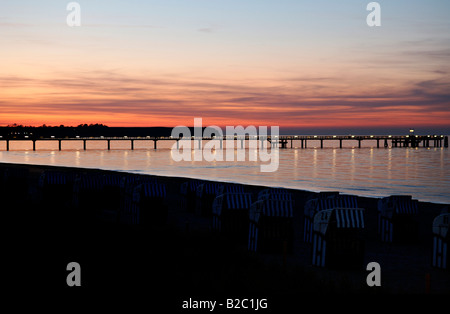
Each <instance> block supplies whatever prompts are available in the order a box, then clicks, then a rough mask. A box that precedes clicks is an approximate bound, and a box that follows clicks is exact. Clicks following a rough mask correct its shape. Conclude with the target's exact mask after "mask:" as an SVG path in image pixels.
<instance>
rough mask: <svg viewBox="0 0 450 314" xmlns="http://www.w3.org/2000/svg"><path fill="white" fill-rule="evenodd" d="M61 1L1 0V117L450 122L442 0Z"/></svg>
mask: <svg viewBox="0 0 450 314" xmlns="http://www.w3.org/2000/svg"><path fill="white" fill-rule="evenodd" d="M69 2H70V1H62V0H40V1H35V0H29V1H27V0H14V1H13V0H10V1H1V2H0V48H1V49H0V126H3V125H7V124H12V123H19V124H26V125H41V124H44V123H45V124H47V125H60V124H65V125H77V124H80V123H103V124H106V125H109V126H168V127H173V126H176V125H192V124H193V119H194V117H201V118H203V122H204V124H205V125H211V124H215V125H219V126H225V125H238V124H242V125H267V126H272V125H278V126H281V127H286V128H291V129H302V128H314V129H320V128H327V129H333V128H336V129H346V128H348V129H350V128H353V129H355V128H356V129H358V128H360V129H361V130H363V129H364V128H372V129H379V130H383V129H389V128H394V127H397V128H403V127H404V128H405V129H409V128H410V127H414V128H416V129H421V128H422V129H427V130H435V131H441V132H448V133H450V127H449V126H450V1H448V0H428V1H425V0H420V1H419V0H408V1H406V0H395V1H378V2H379V3H380V5H381V23H382V25H381V27H369V26H367V24H366V17H367V15H368V14H369V12H368V11H366V6H367V4H368V3H369V2H370V1H368V0H341V1H338V0H316V1H302V0H276V1H275V0H270V1H269V0H177V1H175V0H145V1H144V0H127V1H125V0H122V1H118V0H80V1H77V2H78V3H79V4H80V5H81V26H80V27H69V26H68V25H67V24H66V18H67V15H68V14H69V12H68V11H67V10H66V5H67V4H68V3H69ZM448 133H447V134H448Z"/></svg>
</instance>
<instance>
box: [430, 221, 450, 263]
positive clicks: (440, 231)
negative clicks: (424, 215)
mask: <svg viewBox="0 0 450 314" xmlns="http://www.w3.org/2000/svg"><path fill="white" fill-rule="evenodd" d="M449 229H450V213H445V214H441V215H439V216H437V217H436V218H435V219H434V221H433V260H432V264H433V267H436V268H439V269H446V270H449V269H450V267H449V261H448V247H449V243H450V232H449Z"/></svg>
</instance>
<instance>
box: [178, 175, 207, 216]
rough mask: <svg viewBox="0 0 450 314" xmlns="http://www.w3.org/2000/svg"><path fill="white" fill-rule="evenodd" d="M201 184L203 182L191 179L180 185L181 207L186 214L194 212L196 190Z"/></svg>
mask: <svg viewBox="0 0 450 314" xmlns="http://www.w3.org/2000/svg"><path fill="white" fill-rule="evenodd" d="M203 183H204V181H203V180H195V179H192V180H189V181H186V182H183V183H182V184H181V186H180V193H181V207H182V209H183V210H185V211H187V212H188V213H193V212H195V202H196V190H197V188H198V186H199V185H201V184H203Z"/></svg>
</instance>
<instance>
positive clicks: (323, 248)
mask: <svg viewBox="0 0 450 314" xmlns="http://www.w3.org/2000/svg"><path fill="white" fill-rule="evenodd" d="M364 227H365V225H364V209H361V208H334V209H326V210H322V211H319V212H318V213H316V215H315V216H314V230H313V247H312V264H313V265H314V266H319V267H330V268H336V269H360V268H361V267H362V266H363V262H364V250H365V248H364V246H365V245H364V240H363V238H362V236H361V235H360V232H361V230H362V229H364Z"/></svg>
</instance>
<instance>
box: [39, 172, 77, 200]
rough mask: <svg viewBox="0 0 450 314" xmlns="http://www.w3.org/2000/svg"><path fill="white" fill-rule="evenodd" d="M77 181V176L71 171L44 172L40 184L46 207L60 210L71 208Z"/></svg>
mask: <svg viewBox="0 0 450 314" xmlns="http://www.w3.org/2000/svg"><path fill="white" fill-rule="evenodd" d="M75 179H76V174H75V173H74V172H71V171H60V170H46V171H44V172H43V173H42V174H41V175H40V177H39V183H38V186H39V189H40V191H41V194H42V202H43V203H44V205H45V206H52V207H54V206H56V207H59V208H61V207H67V206H71V205H72V198H73V186H74V183H75Z"/></svg>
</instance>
